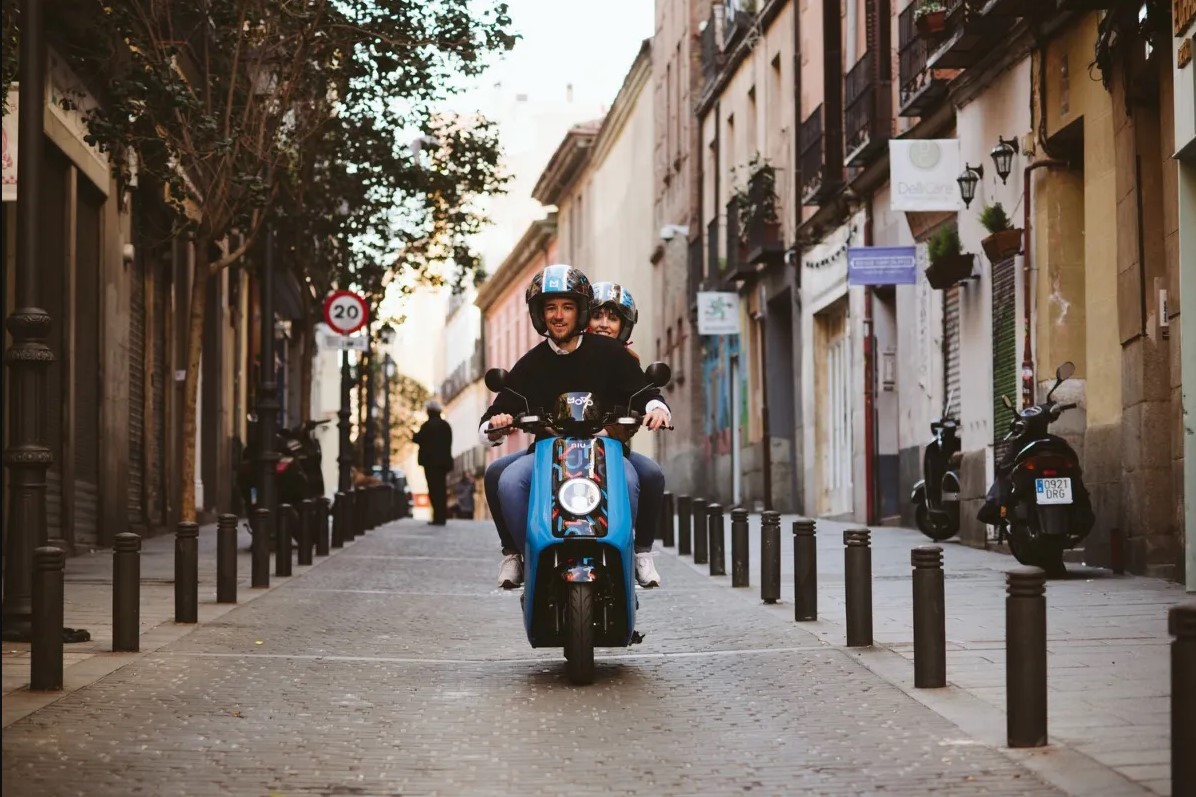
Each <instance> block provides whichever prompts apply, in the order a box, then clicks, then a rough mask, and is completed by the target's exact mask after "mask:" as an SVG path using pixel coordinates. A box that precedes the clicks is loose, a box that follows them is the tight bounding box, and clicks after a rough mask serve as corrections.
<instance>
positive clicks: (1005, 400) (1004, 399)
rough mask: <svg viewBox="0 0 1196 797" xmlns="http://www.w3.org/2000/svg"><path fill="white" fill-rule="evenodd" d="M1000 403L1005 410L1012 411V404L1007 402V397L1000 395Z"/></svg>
mask: <svg viewBox="0 0 1196 797" xmlns="http://www.w3.org/2000/svg"><path fill="white" fill-rule="evenodd" d="M1001 403H1002V404H1004V405H1005V409H1009V410H1011V409H1013V402H1012V401H1010V400H1009V396H1006V395H1004V394H1002V395H1001Z"/></svg>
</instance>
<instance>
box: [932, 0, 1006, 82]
mask: <svg viewBox="0 0 1196 797" xmlns="http://www.w3.org/2000/svg"><path fill="white" fill-rule="evenodd" d="M983 5H984V0H947V17H946V25H945V29H944V31H943V34H942V37H941V38H940V39H939V40H938V41H937V42H935V43H933V44H932V45H931V49H930V53H929V54H928V56H927V59H926V62H927V65H928V66H929V67H930V68H931V69H967V68H968V67H971V66H975V65H976V64H977V63H978V62H979V61H980V59H981V58H983V57H984V56H986V55H988V54H989V53H990V52H992V51H993V50H994V49H996V47H997V45H998V44H999V43H1000V42H1001V41H1002V39H1003V38H1004V36H1005V34H1006V33H1008V32H1009V28H1010V27H1012V26H1013V21H1014V20H1013V18H1012V17H1000V16H985V15H983V14H981V13H980V9H981V8H982V7H983Z"/></svg>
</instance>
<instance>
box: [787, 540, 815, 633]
mask: <svg viewBox="0 0 1196 797" xmlns="http://www.w3.org/2000/svg"><path fill="white" fill-rule="evenodd" d="M793 619H794V620H795V621H796V622H806V621H809V620H817V619H818V538H817V537H816V536H815V530H814V521H812V520H795V521H793Z"/></svg>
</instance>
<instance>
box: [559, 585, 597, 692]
mask: <svg viewBox="0 0 1196 797" xmlns="http://www.w3.org/2000/svg"><path fill="white" fill-rule="evenodd" d="M565 590H566V595H565V671H566V672H567V674H568V675H569V680H570V681H572V682H573V683H575V684H578V685H580V686H584V685H586V684H591V683H593V682H594V585H593V584H592V583H570V584H566V585H565Z"/></svg>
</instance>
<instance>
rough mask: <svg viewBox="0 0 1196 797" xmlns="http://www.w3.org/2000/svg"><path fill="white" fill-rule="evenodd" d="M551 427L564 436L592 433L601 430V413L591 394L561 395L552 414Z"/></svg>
mask: <svg viewBox="0 0 1196 797" xmlns="http://www.w3.org/2000/svg"><path fill="white" fill-rule="evenodd" d="M552 425H553V426H554V427H555V428H557V429H560V430H561V431H563V432H565V433H566V434H585V433H592V432H594V431H595V430H597V429H601V428H602V412H601V411H600V410H599V408H598V403H597V402H596V401H595V400H594V394H593V393H583V392H577V393H562V394H561V395H560V396H558V397H557V400H556V407H555V408H554V410H553V413H552Z"/></svg>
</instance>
